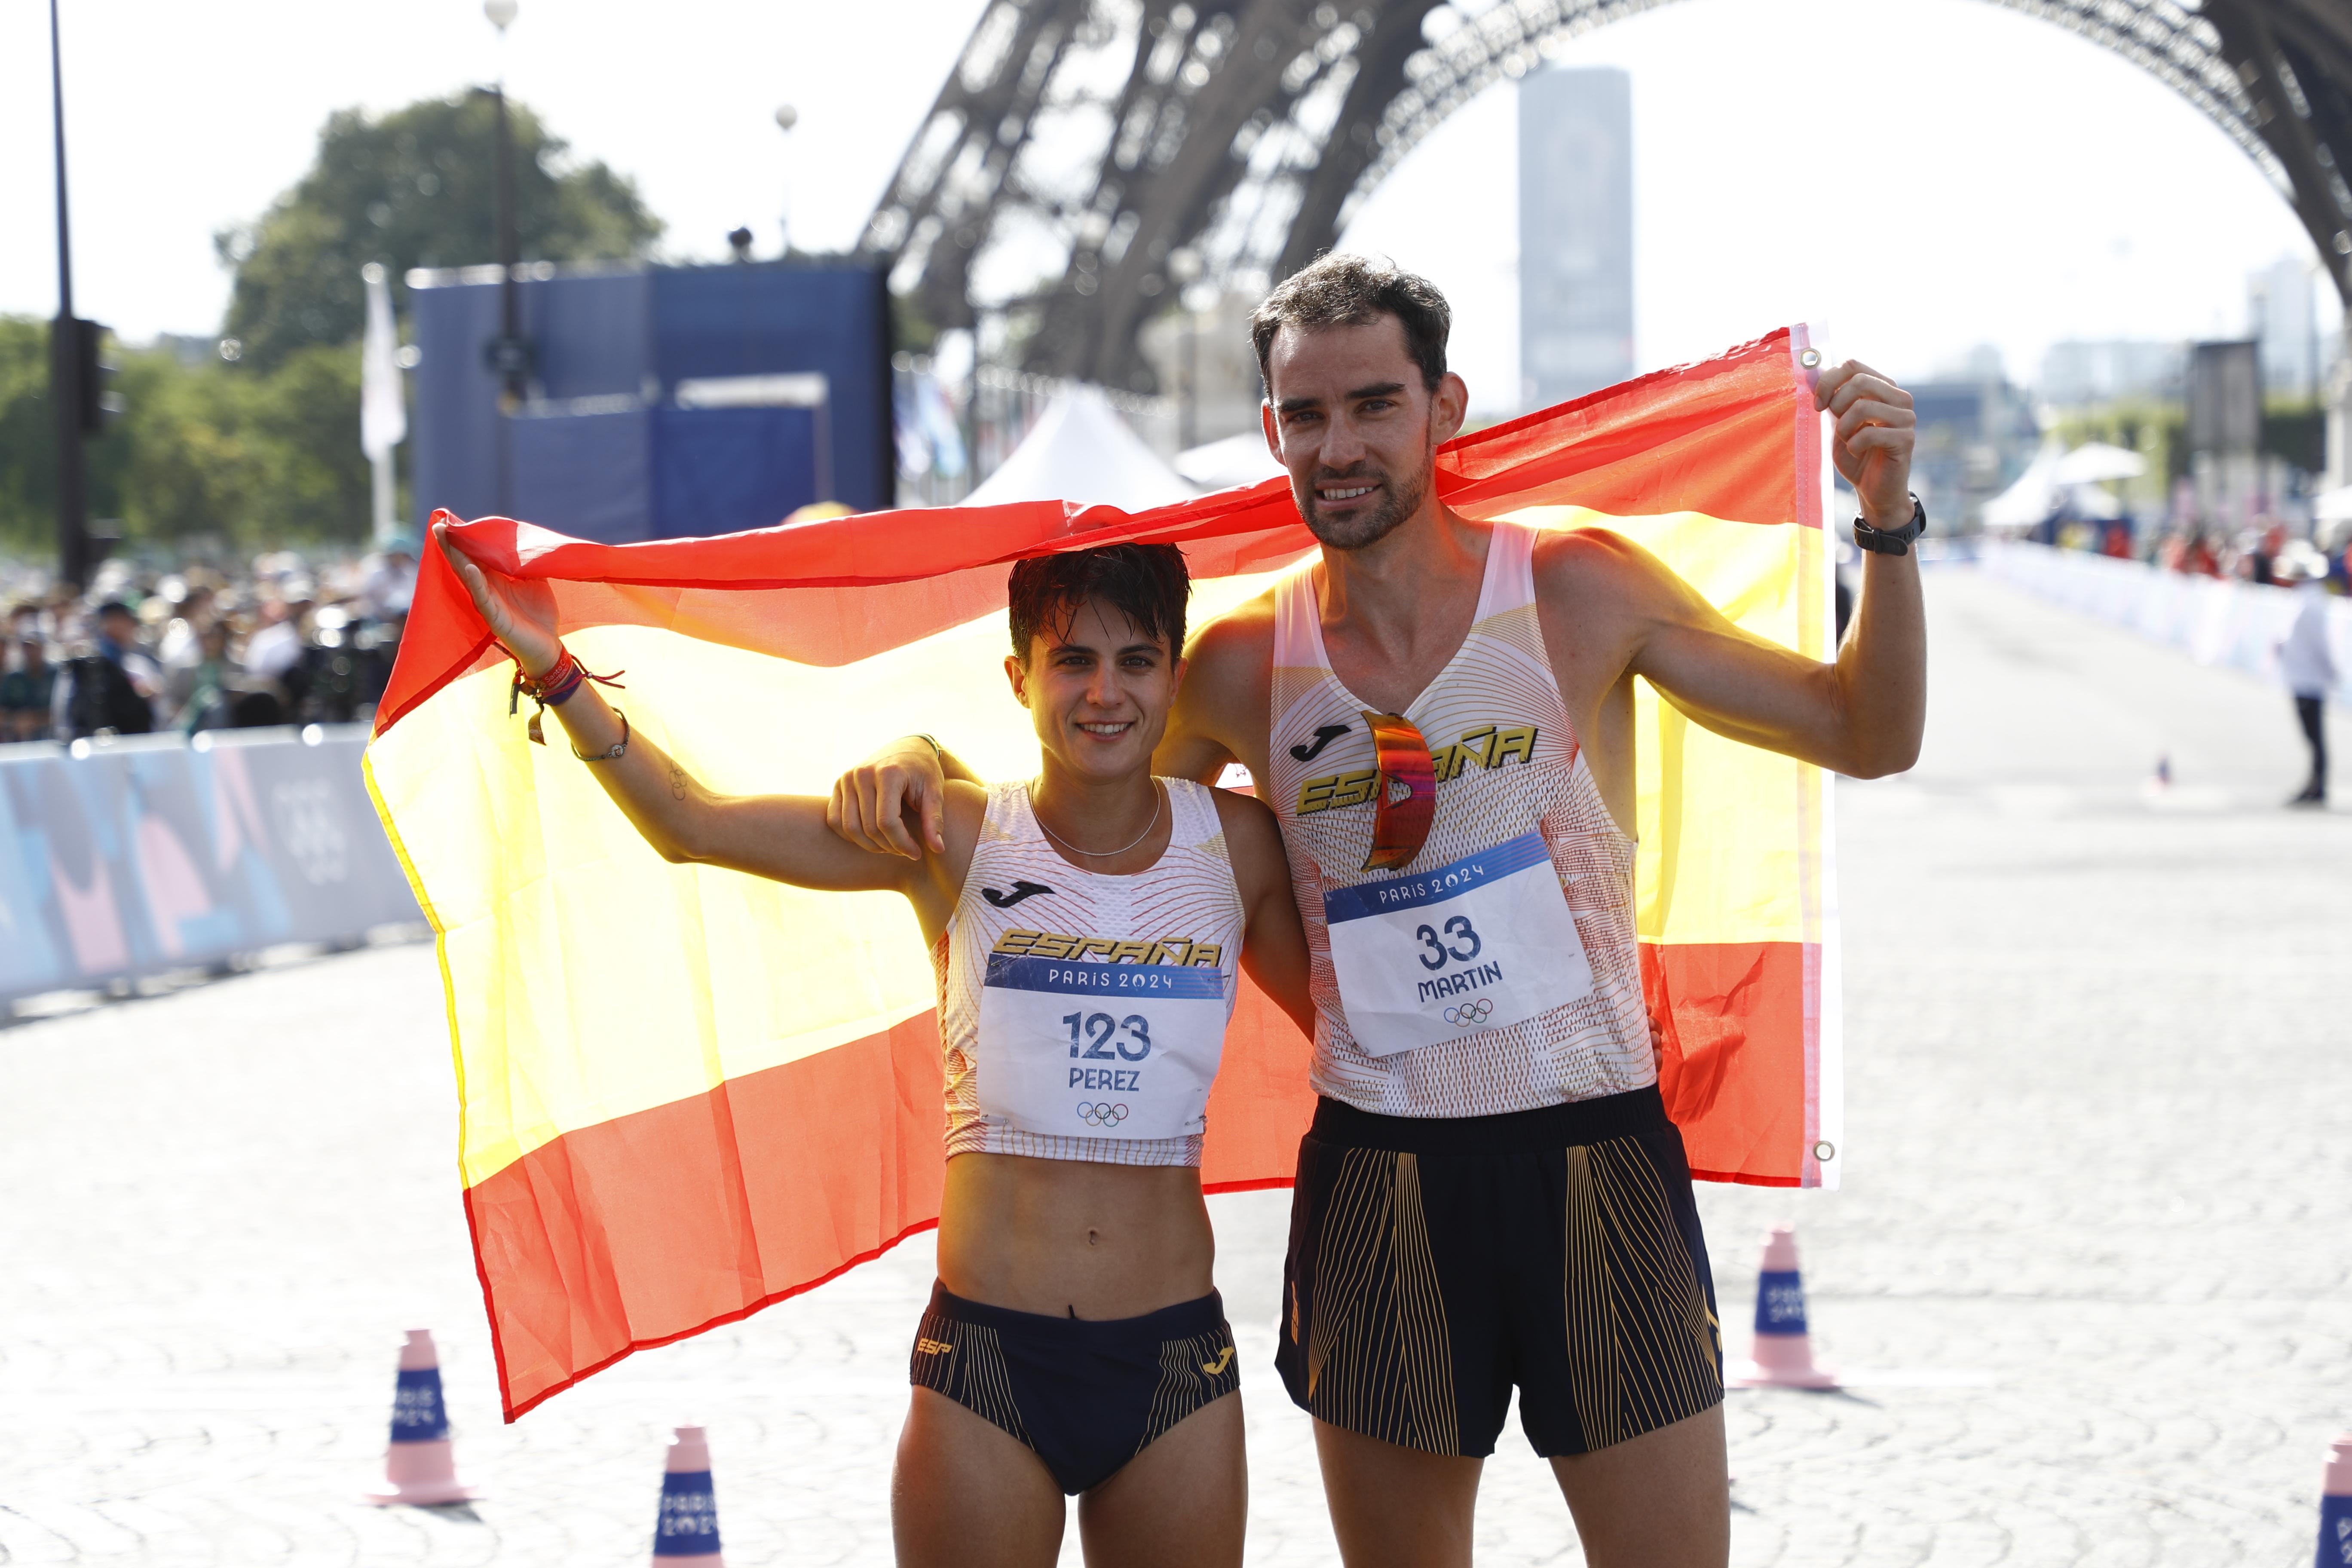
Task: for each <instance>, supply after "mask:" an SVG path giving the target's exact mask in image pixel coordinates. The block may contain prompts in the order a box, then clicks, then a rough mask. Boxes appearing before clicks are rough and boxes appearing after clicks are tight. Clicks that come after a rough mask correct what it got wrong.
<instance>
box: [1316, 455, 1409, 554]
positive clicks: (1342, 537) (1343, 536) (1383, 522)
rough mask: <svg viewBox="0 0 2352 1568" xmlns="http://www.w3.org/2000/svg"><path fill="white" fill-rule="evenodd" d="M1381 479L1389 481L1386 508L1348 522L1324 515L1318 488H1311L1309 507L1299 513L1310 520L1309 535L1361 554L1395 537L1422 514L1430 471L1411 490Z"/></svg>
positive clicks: (1372, 511) (1337, 547) (1319, 540)
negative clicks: (1370, 547)
mask: <svg viewBox="0 0 2352 1568" xmlns="http://www.w3.org/2000/svg"><path fill="white" fill-rule="evenodd" d="M1381 477H1382V479H1385V480H1386V481H1387V482H1386V490H1387V498H1388V499H1387V502H1386V504H1385V505H1381V506H1376V507H1374V508H1373V509H1372V510H1370V511H1368V512H1365V513H1364V514H1363V515H1362V516H1360V517H1354V518H1349V519H1347V520H1345V521H1339V520H1336V519H1332V518H1328V517H1326V516H1324V515H1323V504H1322V502H1320V501H1319V500H1316V499H1315V489H1316V486H1315V485H1313V484H1309V485H1308V486H1307V505H1306V506H1304V507H1302V508H1300V509H1299V510H1300V512H1301V514H1302V515H1303V516H1304V517H1305V518H1306V520H1307V531H1308V532H1309V533H1312V534H1313V535H1314V536H1315V537H1316V539H1317V541H1318V542H1320V543H1322V544H1325V545H1328V547H1329V548H1331V549H1333V550H1361V549H1363V548H1365V547H1366V546H1367V545H1371V544H1377V543H1379V542H1381V540H1383V539H1386V538H1387V537H1388V536H1389V535H1390V534H1391V533H1394V532H1395V531H1397V530H1398V529H1399V528H1400V527H1402V525H1403V523H1404V521H1405V520H1406V519H1407V518H1409V517H1411V516H1412V514H1413V513H1415V512H1417V511H1419V510H1421V503H1422V502H1423V500H1425V499H1426V498H1427V497H1428V495H1429V470H1428V469H1427V468H1423V469H1422V471H1421V472H1419V473H1417V474H1415V475H1414V476H1413V479H1412V488H1411V489H1406V488H1405V487H1404V486H1403V484H1402V482H1401V481H1399V480H1396V479H1390V478H1389V477H1388V476H1386V475H1383V476H1381Z"/></svg>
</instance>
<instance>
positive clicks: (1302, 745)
mask: <svg viewBox="0 0 2352 1568" xmlns="http://www.w3.org/2000/svg"><path fill="white" fill-rule="evenodd" d="M1535 542H1536V531H1535V530H1533V529H1530V528H1525V527H1521V526H1519V525H1517V524H1514V523H1507V522H1498V523H1496V524H1495V525H1494V540H1493V542H1492V543H1491V544H1490V545H1489V546H1488V548H1487V552H1486V580H1485V582H1484V584H1482V585H1481V587H1480V589H1479V594H1478V609H1477V613H1476V616H1475V619H1474V622H1473V624H1472V626H1471V628H1470V633H1469V635H1468V636H1467V637H1465V638H1464V639H1463V644H1462V647H1461V648H1460V649H1459V651H1457V652H1456V653H1455V654H1454V658H1453V661H1452V662H1451V663H1449V664H1448V665H1446V667H1445V668H1444V670H1443V671H1441V672H1440V673H1439V675H1438V677H1437V679H1434V680H1433V681H1431V682H1430V684H1429V686H1428V688H1427V689H1425V690H1423V692H1422V693H1421V695H1420V696H1418V697H1416V698H1415V699H1414V700H1413V701H1412V705H1411V706H1410V707H1409V708H1407V709H1406V710H1405V712H1404V715H1403V716H1404V717H1405V718H1407V719H1409V720H1411V721H1412V722H1413V724H1414V725H1415V726H1416V727H1417V728H1418V729H1419V730H1420V731H1421V732H1422V735H1423V739H1424V740H1426V741H1427V742H1428V743H1429V748H1430V752H1431V756H1432V759H1433V763H1434V770H1433V771H1434V773H1435V776H1436V779H1437V808H1436V815H1435V817H1434V819H1433V823H1432V825H1431V828H1430V834H1429V838H1428V841H1427V842H1426V843H1425V844H1424V845H1423V848H1422V850H1421V852H1420V854H1418V855H1417V856H1416V857H1415V858H1413V859H1412V862H1411V863H1410V864H1408V865H1406V866H1404V867H1402V868H1397V869H1395V870H1388V871H1372V872H1368V871H1364V870H1361V869H1360V868H1361V867H1362V866H1363V864H1364V861H1365V858H1366V854H1367V851H1368V849H1369V847H1370V843H1371V837H1372V817H1373V811H1374V804H1375V803H1374V801H1373V799H1372V795H1373V793H1374V786H1373V780H1374V778H1375V776H1376V773H1375V771H1374V750H1373V743H1372V738H1371V736H1370V733H1369V732H1368V731H1367V728H1366V725H1365V722H1364V713H1365V710H1367V708H1368V707H1369V706H1370V705H1369V704H1367V703H1365V702H1363V701H1362V700H1360V699H1358V698H1357V697H1356V696H1354V695H1353V694H1352V693H1350V692H1349V690H1348V689H1347V688H1346V687H1344V686H1342V685H1341V684H1340V683H1339V678H1338V677H1337V676H1336V675H1334V674H1333V673H1332V672H1331V665H1330V660H1329V658H1328V656H1327V655H1326V654H1325V652H1324V647H1323V629H1322V625H1321V616H1320V613H1319V610H1318V606H1317V604H1316V597H1315V584H1314V580H1313V573H1312V568H1311V567H1310V568H1308V569H1306V570H1302V571H1300V572H1298V573H1297V574H1293V575H1292V576H1290V577H1288V578H1286V579H1285V580H1284V581H1283V582H1281V583H1280V584H1277V585H1276V588H1275V656H1274V666H1275V668H1274V733H1273V740H1272V745H1271V748H1270V752H1271V763H1272V765H1271V769H1270V771H1271V773H1272V774H1273V777H1272V779H1271V781H1270V783H1271V786H1272V787H1271V789H1270V790H1269V792H1268V794H1269V800H1268V804H1269V805H1272V806H1273V807H1274V808H1275V812H1276V816H1278V817H1279V818H1280V819H1281V823H1282V837H1283V841H1284V843H1285V845H1286V847H1287V848H1288V850H1289V853H1290V870H1291V878H1292V883H1293V886H1294V889H1295V890H1296V892H1297V899H1298V909H1299V913H1300V914H1301V916H1302V917H1303V918H1304V919H1305V921H1306V925H1307V942H1308V945H1309V947H1310V948H1311V950H1312V952H1313V957H1314V973H1313V981H1312V984H1313V994H1314V999H1315V1009H1316V1029H1315V1066H1314V1070H1313V1081H1314V1086H1315V1089H1316V1090H1317V1092H1318V1093H1320V1094H1325V1095H1328V1096H1330V1097H1331V1098H1332V1099H1334V1100H1342V1101H1345V1102H1346V1103H1347V1104H1349V1105H1352V1106H1354V1107H1356V1108H1357V1109H1359V1110H1368V1111H1373V1112H1376V1113H1379V1114H1382V1115H1388V1116H1444V1117H1463V1116H1488V1115H1494V1114H1496V1113H1498V1112H1502V1111H1510V1110H1530V1109H1533V1108H1535V1107H1538V1106H1546V1105H1557V1104H1559V1103H1562V1102H1563V1101H1567V1100H1590V1099H1594V1098H1597V1097H1599V1096H1601V1095H1608V1094H1618V1093H1622V1092H1623V1091H1625V1090H1628V1089H1640V1088H1643V1086H1645V1085H1647V1084H1649V1083H1652V1082H1654V1081H1655V1079H1656V1077H1657V1069H1656V1064H1655V1062H1654V1059H1653V1058H1652V1055H1651V1050H1650V1039H1649V1021H1648V1014H1647V1010H1646V1008H1645V1005H1644V1004H1643V999H1642V963H1641V950H1640V947H1639V944H1638V942H1637V941H1636V938H1635V936H1634V931H1633V849H1634V845H1633V839H1631V838H1629V837H1626V836H1625V835H1624V833H1622V831H1620V830H1619V828H1618V826H1617V824H1616V821H1615V819H1614V818H1612V816H1610V815H1609V808H1608V806H1607V805H1604V804H1603V803H1602V801H1601V791H1600V788H1599V786H1598V785H1597V784H1595V783H1594V781H1593V778H1592V773H1591V770H1590V769H1589V768H1588V767H1587V766H1586V765H1585V762H1584V756H1583V749H1582V747H1580V745H1579V744H1578V742H1577V738H1576V733H1575V731H1574V730H1573V729H1572V728H1571V727H1570V724H1569V720H1568V709H1567V706H1566V704H1565V703H1563V702H1562V701H1561V700H1560V695H1559V686H1558V685H1557V684H1556V683H1555V682H1554V680H1553V679H1552V673H1551V666H1550V662H1549V659H1548V658H1546V656H1545V653H1544V646H1543V633H1542V629H1541V627H1540V626H1539V625H1538V620H1537V611H1536V595H1535V570H1534V562H1535ZM1546 858H1548V859H1549V867H1550V870H1551V871H1552V872H1553V873H1554V874H1556V876H1557V878H1558V881H1559V889H1560V891H1561V892H1562V894H1564V896H1565V900H1566V903H1567V906H1568V912H1569V914H1570V916H1571V917H1572V920H1573V930H1572V935H1571V932H1570V926H1569V925H1568V924H1567V923H1566V922H1564V921H1560V920H1559V909H1558V906H1557V905H1556V904H1553V903H1551V902H1550V900H1551V893H1550V890H1549V888H1548V887H1545V886H1543V884H1544V883H1545V882H1547V881H1549V879H1548V878H1546V877H1545V876H1544V875H1543V873H1542V872H1541V871H1540V870H1538V869H1537V866H1538V865H1539V864H1540V863H1541V862H1542V861H1543V860H1545V859H1546ZM1455 868H1466V869H1463V870H1456V869H1455ZM1515 872H1517V873H1525V874H1523V875H1511V873H1515ZM1481 877H1496V878H1498V879H1507V883H1508V885H1509V886H1511V887H1512V888H1514V889H1516V896H1517V902H1509V901H1507V898H1508V896H1507V895H1505V894H1502V893H1500V892H1499V891H1497V890H1496V889H1500V888H1501V887H1503V886H1504V882H1503V881H1502V880H1497V881H1496V887H1495V889H1486V888H1481V889H1478V891H1479V892H1480V894H1481V896H1483V897H1487V898H1488V899H1489V902H1488V904H1487V906H1486V908H1484V909H1482V910H1479V911H1477V912H1476V913H1475V921H1476V922H1477V923H1478V924H1479V925H1483V926H1484V927H1485V928H1486V929H1485V931H1484V932H1483V946H1482V933H1481V932H1479V931H1475V930H1474V929H1473V926H1472V924H1471V922H1470V921H1466V920H1464V919H1463V918H1461V916H1460V915H1458V914H1456V915H1453V916H1452V917H1451V918H1449V911H1454V910H1466V909H1467V905H1466V904H1454V903H1432V904H1427V905H1424V906H1419V907H1416V908H1415V909H1413V910H1411V911H1410V912H1405V911H1402V910H1400V911H1396V912H1387V911H1381V910H1374V909H1371V908H1370V907H1368V906H1376V905H1379V904H1381V902H1382V901H1383V900H1400V901H1402V900H1405V899H1407V898H1408V897H1409V896H1410V889H1413V888H1415V887H1416V886H1418V887H1419V888H1420V889H1421V892H1422V894H1423V896H1434V897H1437V898H1452V897H1453V896H1454V895H1453V893H1452V892H1451V890H1450V884H1451V883H1452V882H1453V881H1454V880H1457V879H1464V880H1469V881H1473V882H1475V881H1476V880H1477V879H1479V878H1481ZM1433 881H1434V883H1435V884H1436V887H1437V890H1436V891H1435V892H1434V893H1432V891H1431V884H1432V882H1433ZM1356 888H1362V889H1365V891H1363V892H1360V893H1356V894H1353V895H1349V894H1347V893H1346V892H1345V891H1344V890H1345V889H1356ZM1396 889H1408V892H1407V893H1404V894H1400V893H1398V892H1397V891H1396ZM1496 899H1505V900H1506V901H1505V902H1501V903H1497V902H1496V901H1495V900H1496ZM1530 899H1532V900H1535V902H1533V903H1529V902H1528V901H1527V900H1530ZM1327 900H1328V910H1327ZM1544 906H1548V907H1544ZM1367 914H1373V915H1375V917H1376V920H1378V921H1387V922H1389V923H1390V924H1391V927H1392V930H1391V932H1390V933H1389V934H1388V935H1387V937H1386V941H1387V942H1388V945H1387V946H1386V947H1385V948H1382V949H1380V950H1378V952H1376V954H1375V957H1376V959H1377V962H1376V963H1373V964H1371V965H1370V966H1369V967H1367V966H1366V965H1365V963H1364V961H1363V960H1362V959H1361V958H1357V959H1355V960H1354V964H1355V967H1353V968H1352V969H1351V970H1350V973H1351V985H1350V990H1351V992H1352V993H1356V994H1358V995H1359V1005H1360V1006H1364V1007H1366V1014H1367V1016H1363V1017H1362V1018H1360V1025H1361V1026H1362V1029H1363V1031H1364V1034H1365V1040H1364V1041H1363V1042H1360V1041H1359V1039H1358V1037H1357V1036H1356V1034H1354V1033H1351V1032H1350V1030H1349V1022H1348V1017H1349V1006H1348V1004H1349V999H1348V998H1347V997H1344V996H1343V995H1342V994H1341V988H1340V984H1339V973H1340V970H1339V968H1338V967H1335V964H1334V962H1333V951H1332V938H1333V924H1334V922H1335V921H1355V920H1358V919H1360V918H1362V917H1363V916H1365V915H1367ZM1490 916H1492V917H1493V918H1491V919H1490V918H1489V917H1490ZM1546 920H1549V921H1550V922H1551V924H1550V926H1549V928H1546V927H1545V921H1546ZM1373 923H1375V921H1365V926H1366V927H1368V926H1370V925H1371V924H1373ZM1514 925H1516V926H1517V929H1518V931H1519V933H1520V934H1521V935H1522V936H1523V937H1527V938H1528V940H1529V942H1534V938H1535V935H1537V934H1541V935H1542V936H1543V938H1544V942H1543V943H1542V944H1538V945H1530V946H1528V947H1525V948H1523V949H1522V950H1521V956H1523V957H1524V958H1526V959H1527V960H1528V962H1526V963H1519V962H1517V961H1516V960H1513V959H1506V960H1505V961H1504V963H1503V965H1502V967H1503V968H1505V969H1512V970H1516V971H1519V972H1521V973H1526V972H1528V971H1535V972H1538V973H1535V975H1534V978H1533V983H1534V984H1536V985H1538V987H1549V989H1544V990H1541V991H1540V992H1539V994H1540V995H1549V996H1557V997H1561V998H1564V999H1562V1000H1559V1001H1558V1002H1556V1003H1554V1004H1552V1005H1546V1006H1544V1007H1542V1008H1541V1010H1539V1011H1535V1012H1532V1013H1530V1014H1529V1015H1528V1016H1524V1017H1521V1018H1519V1019H1518V1020H1517V1021H1516V1022H1511V1023H1509V1024H1508V1026H1491V1027H1484V1028H1479V1027H1477V1024H1478V1023H1479V1021H1480V1020H1481V1018H1482V1017H1485V1016H1494V1015H1493V1014H1492V1012H1491V1011H1488V1012H1486V1013H1483V1014H1482V1013H1481V1011H1480V1009H1481V1008H1489V1009H1491V1007H1492V1006H1493V1005H1494V1004H1493V1002H1492V1001H1491V1000H1490V998H1489V996H1488V995H1486V994H1482V993H1488V992H1493V991H1495V990H1496V987H1495V986H1493V985H1489V984H1485V983H1486V982H1487V981H1488V980H1490V979H1492V978H1493V977H1495V976H1496V974H1497V973H1498V971H1497V969H1496V963H1495V961H1496V959H1497V958H1498V957H1499V956H1501V955H1502V954H1504V953H1505V952H1508V951H1510V950H1509V949H1508V948H1507V946H1506V944H1505V942H1502V941H1498V940H1497V939H1498V938H1507V936H1508V935H1509V928H1510V927H1512V926H1514ZM1497 928H1502V929H1499V930H1498V929H1497ZM1363 929H1365V927H1355V928H1353V929H1351V930H1350V931H1345V932H1343V933H1342V935H1343V939H1348V938H1352V937H1354V936H1355V935H1356V933H1357V931H1361V930H1363ZM1578 942H1580V943H1581V945H1582V948H1583V953H1582V955H1581V963H1583V964H1584V965H1585V966H1588V967H1589V971H1590V979H1589V982H1588V981H1586V980H1585V979H1584V974H1585V970H1584V969H1581V968H1577V967H1576V965H1577V963H1578V957H1577V955H1576V954H1575V952H1574V951H1573V950H1574V948H1575V947H1576V945H1577V944H1578ZM1350 951H1351V952H1357V951H1360V949H1352V950H1350ZM1547 951H1557V952H1559V955H1560V956H1559V959H1558V960H1557V961H1556V962H1554V963H1549V964H1546V963H1543V962H1542V956H1543V954H1544V952H1547ZM1342 956H1343V957H1348V956H1349V954H1346V953H1343V955H1342ZM1419 965H1429V966H1431V969H1432V972H1431V973H1423V969H1422V968H1421V967H1419ZM1546 969H1549V970H1551V971H1555V972H1563V973H1564V972H1567V971H1570V970H1573V972H1574V981H1573V983H1570V981H1568V980H1565V979H1561V978H1559V977H1558V974H1557V973H1550V974H1548V973H1540V972H1542V971H1544V970H1546ZM1391 976H1401V977H1402V978H1393V979H1392V978H1391ZM1449 986H1451V987H1453V988H1454V989H1453V990H1452V991H1450V992H1449V991H1448V990H1447V988H1448V987H1449ZM1399 987H1401V988H1402V1001H1398V1000H1394V999H1392V998H1391V996H1388V995H1381V996H1378V997H1377V998H1376V1000H1377V1002H1378V1005H1381V1006H1383V1007H1385V1008H1386V1009H1387V1011H1385V1012H1383V1013H1382V1014H1381V1015H1380V1016H1379V1017H1378V1019H1377V1021H1376V1020H1375V1018H1374V1017H1373V1016H1370V1009H1369V1006H1367V1005H1366V998H1371V997H1373V995H1374V994H1375V993H1381V992H1394V991H1396V990H1397V988H1399ZM1433 991H1434V994H1433ZM1416 992H1417V993H1418V994H1419V995H1420V996H1421V998H1422V1005H1423V1009H1424V1011H1425V1012H1426V1013H1427V1015H1428V1016H1427V1017H1425V1018H1423V1019H1421V1020H1417V1021H1416V1020H1413V1019H1411V1018H1407V1017H1404V1016H1402V1015H1403V1013H1405V1012H1409V1011H1410V1010H1411V1008H1412V1005H1413V996H1414V994H1416ZM1504 1005H1505V1015H1504V1016H1506V1017H1507V1016H1508V1011H1509V1008H1508V1001H1507V996H1506V997H1505V999H1504ZM1441 1015H1442V1016H1441ZM1424 1026H1425V1027H1426V1028H1427V1029H1429V1030H1432V1031H1434V1032H1435V1033H1434V1035H1433V1036H1416V1035H1415V1034H1414V1033H1413V1031H1414V1030H1415V1029H1417V1028H1422V1027H1424ZM1463 1031H1467V1032H1463ZM1449 1032H1451V1033H1452V1034H1453V1036H1454V1037H1450V1038H1437V1037H1436V1036H1443V1035H1445V1034H1447V1033H1449ZM1425 1039H1426V1040H1431V1041H1433V1043H1423V1042H1424V1040H1425ZM1375 1049H1378V1050H1381V1051H1385V1052H1387V1053H1388V1054H1375Z"/></svg>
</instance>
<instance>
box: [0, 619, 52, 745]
mask: <svg viewBox="0 0 2352 1568" xmlns="http://www.w3.org/2000/svg"><path fill="white" fill-rule="evenodd" d="M0 669H5V673H0V742H6V741H38V740H45V739H47V736H48V733H49V702H50V698H51V696H52V694H53V693H54V691H55V689H56V687H57V679H58V672H57V668H56V667H55V666H53V665H52V664H50V663H49V656H48V645H47V642H45V641H44V640H43V638H42V637H41V607H40V606H39V605H36V604H30V603H26V604H22V605H16V607H15V608H13V609H11V610H10V611H9V612H8V640H7V643H6V645H5V647H0Z"/></svg>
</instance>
